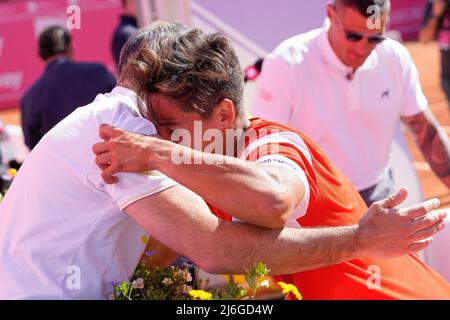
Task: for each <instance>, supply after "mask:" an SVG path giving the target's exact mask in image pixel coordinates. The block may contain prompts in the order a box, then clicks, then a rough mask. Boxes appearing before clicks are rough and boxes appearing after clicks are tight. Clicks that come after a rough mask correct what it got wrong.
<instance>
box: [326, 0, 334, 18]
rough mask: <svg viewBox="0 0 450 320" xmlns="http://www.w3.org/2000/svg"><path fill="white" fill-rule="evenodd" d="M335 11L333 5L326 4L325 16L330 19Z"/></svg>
mask: <svg viewBox="0 0 450 320" xmlns="http://www.w3.org/2000/svg"><path fill="white" fill-rule="evenodd" d="M334 13H335V7H334V5H333V4H332V3H329V4H327V17H328V19H330V21H331V19H332V17H333V16H334Z"/></svg>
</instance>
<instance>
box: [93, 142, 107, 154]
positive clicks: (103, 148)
mask: <svg viewBox="0 0 450 320" xmlns="http://www.w3.org/2000/svg"><path fill="white" fill-rule="evenodd" d="M108 151H110V146H109V144H108V143H106V142H99V143H96V144H94V145H93V146H92V152H94V153H95V155H96V156H98V155H99V154H102V153H105V152H108Z"/></svg>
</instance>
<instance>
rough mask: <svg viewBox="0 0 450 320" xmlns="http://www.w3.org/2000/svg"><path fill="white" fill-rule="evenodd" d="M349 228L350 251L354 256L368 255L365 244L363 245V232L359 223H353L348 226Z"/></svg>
mask: <svg viewBox="0 0 450 320" xmlns="http://www.w3.org/2000/svg"><path fill="white" fill-rule="evenodd" d="M350 228H351V235H352V243H353V246H352V253H353V255H354V256H355V257H358V258H361V257H366V256H368V254H367V252H366V249H367V248H366V245H365V241H364V239H365V236H364V232H363V230H362V229H361V226H360V225H359V224H355V225H353V226H351V227H350Z"/></svg>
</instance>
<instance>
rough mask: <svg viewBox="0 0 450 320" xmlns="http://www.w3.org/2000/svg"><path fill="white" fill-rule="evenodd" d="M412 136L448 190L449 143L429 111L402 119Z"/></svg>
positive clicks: (449, 167) (449, 180) (449, 168)
mask: <svg viewBox="0 0 450 320" xmlns="http://www.w3.org/2000/svg"><path fill="white" fill-rule="evenodd" d="M402 120H403V121H404V122H405V123H406V124H407V125H408V127H409V128H410V129H411V131H412V132H413V134H414V137H415V139H416V143H417V145H418V146H419V148H420V150H421V151H422V154H423V156H424V157H425V159H426V160H427V162H428V163H429V164H430V167H431V169H432V170H433V171H434V173H435V174H436V175H437V176H438V177H439V179H440V180H441V181H442V182H443V183H444V184H445V185H446V186H447V188H450V141H449V138H448V136H447V134H446V133H445V131H444V130H443V129H442V127H441V126H440V125H439V123H438V122H437V120H436V118H435V117H434V115H433V113H432V112H431V110H429V109H427V110H425V111H424V112H422V113H419V114H417V115H415V116H411V117H404V118H403V119H402Z"/></svg>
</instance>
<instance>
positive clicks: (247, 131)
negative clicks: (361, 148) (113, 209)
mask: <svg viewBox="0 0 450 320" xmlns="http://www.w3.org/2000/svg"><path fill="white" fill-rule="evenodd" d="M140 48H141V49H140V52H139V53H138V54H137V55H136V56H134V57H132V58H131V60H132V62H131V63H129V64H128V66H127V68H125V69H124V71H123V78H124V79H127V81H122V83H121V85H124V86H129V87H131V88H133V90H135V91H136V92H137V93H138V95H139V96H140V97H141V98H143V101H145V103H143V101H141V103H140V107H141V112H142V113H143V115H144V116H145V117H147V118H148V119H151V120H152V121H154V123H155V124H156V125H157V127H158V132H159V134H160V135H161V137H162V138H165V139H171V140H172V141H175V142H178V143H181V144H183V145H180V144H177V143H173V142H170V141H166V140H161V139H158V138H154V137H145V136H141V135H138V134H134V133H129V132H125V131H123V130H121V129H119V128H114V127H111V126H109V125H102V126H101V128H100V136H101V137H102V138H103V139H104V140H105V142H102V143H99V144H96V145H95V146H94V147H93V151H94V152H95V153H96V155H97V158H96V163H97V165H98V166H99V167H100V168H101V169H102V170H103V172H102V177H103V179H104V180H105V181H106V182H107V183H115V182H117V181H118V178H117V177H116V176H115V174H116V173H118V172H142V171H146V170H157V171H159V172H161V173H163V174H166V175H167V176H169V177H171V178H173V179H174V180H176V181H177V182H179V183H180V184H182V185H184V186H186V187H187V188H189V189H191V190H192V191H194V192H195V193H197V194H198V195H200V196H202V197H203V199H204V200H205V201H207V202H208V203H209V204H210V207H211V210H212V212H213V213H215V214H216V215H218V216H219V217H221V218H223V219H226V220H231V219H233V220H243V221H247V222H250V223H252V224H255V225H259V226H263V227H267V228H281V227H283V226H289V227H305V228H307V227H309V228H313V227H324V226H330V227H340V226H348V225H353V224H355V223H358V222H360V223H361V220H360V219H361V217H362V215H363V213H364V212H365V211H366V210H367V207H366V205H365V204H364V201H363V200H362V198H361V197H360V195H359V194H358V192H357V191H356V189H355V188H354V187H353V186H352V184H351V183H350V182H349V181H348V180H347V178H345V177H344V176H343V175H342V173H341V172H340V171H338V170H337V169H336V168H335V167H334V166H333V164H331V163H330V162H329V161H328V159H327V157H326V156H325V155H324V154H323V153H322V151H321V150H320V149H319V148H318V147H317V146H316V144H315V143H314V142H312V141H311V140H310V139H309V138H307V137H305V136H304V135H303V134H301V133H300V132H298V131H296V130H294V129H291V128H289V127H286V126H284V125H281V124H277V123H275V122H271V121H265V120H262V119H259V118H251V119H248V118H247V116H246V115H245V113H244V110H243V106H242V93H243V75H242V72H241V71H240V66H239V61H238V59H237V56H236V54H235V53H234V51H233V49H232V48H231V45H230V43H229V42H228V41H227V39H226V38H224V37H223V36H221V35H220V34H219V35H218V34H213V35H206V34H204V33H203V32H201V31H200V30H197V29H190V30H186V31H185V32H182V33H180V34H179V35H176V36H172V37H168V38H167V39H165V41H163V42H160V43H149V44H144V45H141V46H140ZM122 80H123V79H122ZM145 104H146V105H145ZM186 145H187V146H186ZM190 147H194V149H197V150H194V149H192V148H190ZM238 158H239V159H238ZM152 174H156V173H154V172H153V173H152ZM403 196H404V195H403ZM375 206H380V203H376V204H375ZM399 212H401V209H399ZM227 213H229V214H230V215H229V214H227ZM444 216H445V215H442V214H436V215H435V216H434V217H425V216H424V212H423V210H420V209H417V210H412V211H410V213H409V215H408V216H405V226H406V225H408V224H410V223H413V224H417V225H418V226H419V224H420V223H423V220H424V219H426V220H428V223H429V226H430V228H428V229H423V228H422V230H420V228H418V229H417V232H413V233H411V235H410V239H411V240H412V241H414V239H417V242H415V243H414V244H413V246H416V248H419V247H424V246H426V245H428V244H429V243H430V241H431V240H432V239H431V238H429V237H427V234H430V232H432V231H433V232H436V231H439V230H442V228H443V227H444V223H443V222H442V219H443V217H444ZM232 217H233V218H232ZM362 219H363V220H364V219H366V217H363V218H362ZM386 228H389V226H386ZM194 232H195V231H194ZM394 232H398V233H401V232H403V230H394ZM236 241H238V239H236ZM261 245H267V248H268V250H270V244H261ZM311 245H312V246H314V245H316V247H315V251H317V252H318V253H320V252H321V249H322V248H320V246H319V245H318V244H314V243H312V244H311ZM355 245H356V244H355ZM374 245H375V243H374ZM309 249H310V248H309ZM391 249H392V248H385V250H382V251H380V252H379V254H378V255H376V256H374V255H372V256H371V257H370V258H367V257H360V258H357V259H354V260H351V261H346V262H343V263H340V264H336V265H333V266H329V267H322V266H317V269H315V270H311V271H306V272H301V273H297V274H292V275H285V276H279V278H280V279H282V280H284V281H285V282H289V283H294V284H296V285H297V286H298V287H299V289H300V291H301V292H302V295H303V297H304V298H305V299H450V285H449V284H448V283H447V282H446V281H445V280H444V279H443V278H442V277H441V276H440V275H438V274H437V273H435V272H434V271H433V270H431V269H430V268H429V267H428V266H426V265H425V264H423V263H422V262H420V261H419V260H418V259H417V258H415V257H414V256H413V255H408V256H403V257H400V258H395V259H385V258H387V257H389V258H391V257H392V256H391V255H390V254H389V253H390V252H391ZM242 250H243V251H245V250H246V249H245V246H244V245H243V249H242ZM305 250H306V248H305ZM293 258H294V257H293Z"/></svg>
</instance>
